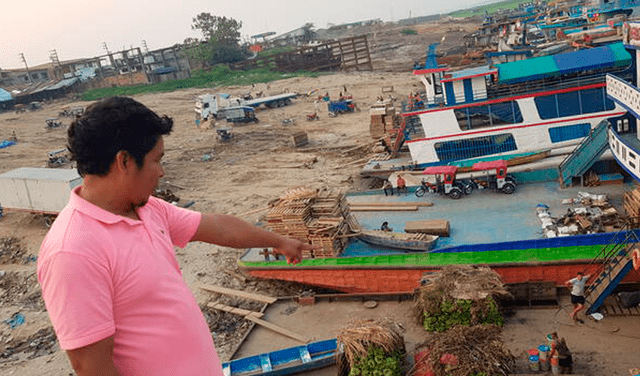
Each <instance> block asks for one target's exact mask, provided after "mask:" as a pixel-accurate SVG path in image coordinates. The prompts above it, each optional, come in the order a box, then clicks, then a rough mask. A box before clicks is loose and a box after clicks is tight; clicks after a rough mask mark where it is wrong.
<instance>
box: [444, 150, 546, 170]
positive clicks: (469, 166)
mask: <svg viewBox="0 0 640 376" xmlns="http://www.w3.org/2000/svg"><path fill="white" fill-rule="evenodd" d="M549 155H551V150H542V151H537V152H529V153H522V154H518V155H514V156H507V157H501V156H497V157H485V158H476V159H470V160H466V161H460V162H452V163H450V164H449V165H451V166H458V172H459V173H460V172H470V171H473V164H474V163H477V162H488V161H495V160H498V159H504V160H506V161H507V166H518V165H522V164H525V163H531V162H536V161H539V160H541V159H545V158H547V157H548V156H549Z"/></svg>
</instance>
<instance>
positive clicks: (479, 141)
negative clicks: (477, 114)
mask: <svg viewBox="0 0 640 376" xmlns="http://www.w3.org/2000/svg"><path fill="white" fill-rule="evenodd" d="M434 148H435V150H436V154H437V155H438V158H439V159H440V161H453V160H458V159H467V158H475V157H481V156H484V155H491V154H497V153H505V152H509V151H514V150H517V149H518V148H517V146H516V141H515V139H514V137H513V135H512V134H511V133H503V134H498V135H493V136H483V137H474V138H466V139H462V140H455V141H447V142H437V143H436V144H435V145H434Z"/></svg>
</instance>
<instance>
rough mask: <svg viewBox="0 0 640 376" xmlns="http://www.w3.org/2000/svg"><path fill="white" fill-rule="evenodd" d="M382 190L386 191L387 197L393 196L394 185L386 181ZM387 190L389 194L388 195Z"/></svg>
mask: <svg viewBox="0 0 640 376" xmlns="http://www.w3.org/2000/svg"><path fill="white" fill-rule="evenodd" d="M382 190H384V195H385V196H393V185H391V182H390V181H389V180H385V181H384V183H382ZM387 190H388V191H389V193H387Z"/></svg>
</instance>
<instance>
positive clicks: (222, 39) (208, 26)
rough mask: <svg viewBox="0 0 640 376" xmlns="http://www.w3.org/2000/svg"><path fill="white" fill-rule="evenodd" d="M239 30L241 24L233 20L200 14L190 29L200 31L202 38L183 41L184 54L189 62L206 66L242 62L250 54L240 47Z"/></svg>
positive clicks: (194, 19) (205, 13) (204, 13)
mask: <svg viewBox="0 0 640 376" xmlns="http://www.w3.org/2000/svg"><path fill="white" fill-rule="evenodd" d="M241 28H242V22H239V21H236V20H234V19H233V18H227V17H219V16H214V15H212V14H211V13H207V12H202V13H200V14H198V15H197V16H195V17H194V18H193V24H192V25H191V29H193V30H199V31H200V33H201V34H202V38H201V39H197V38H187V39H185V41H184V42H183V45H184V47H185V52H186V53H187V55H189V58H190V59H191V60H195V61H199V62H201V63H204V64H207V65H216V64H221V63H233V62H237V61H241V60H244V59H245V58H247V57H248V56H249V55H250V54H249V51H247V50H246V49H244V48H242V47H241V46H240V29H241Z"/></svg>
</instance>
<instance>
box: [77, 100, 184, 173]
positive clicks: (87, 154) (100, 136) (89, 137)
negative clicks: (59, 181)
mask: <svg viewBox="0 0 640 376" xmlns="http://www.w3.org/2000/svg"><path fill="white" fill-rule="evenodd" d="M172 128H173V120H172V119H171V118H169V117H167V116H162V117H160V116H158V114H156V113H155V112H153V111H151V110H150V109H148V108H147V107H146V106H144V105H143V104H141V103H140V102H137V101H135V100H133V99H131V98H126V97H110V98H106V99H103V100H100V101H99V102H96V103H94V104H92V105H91V106H89V107H87V110H86V111H85V112H84V114H83V115H82V116H80V117H78V118H77V119H76V120H75V121H73V122H72V123H71V125H70V126H69V130H68V131H67V135H68V140H67V142H68V144H67V148H68V149H69V151H70V152H71V157H72V158H73V160H75V161H76V163H77V168H78V173H79V174H80V176H85V175H86V174H90V175H99V176H104V175H106V174H107V173H108V172H109V168H110V166H111V164H112V163H113V161H114V160H115V157H116V154H117V153H118V152H119V151H121V150H122V151H126V152H127V153H128V154H129V155H131V157H133V159H134V160H135V162H136V165H137V166H138V167H142V165H143V164H144V157H145V155H147V154H148V153H149V151H151V149H153V147H154V146H155V145H156V143H157V142H158V140H159V139H160V137H161V136H162V135H166V134H169V133H170V132H171V129H172Z"/></svg>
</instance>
